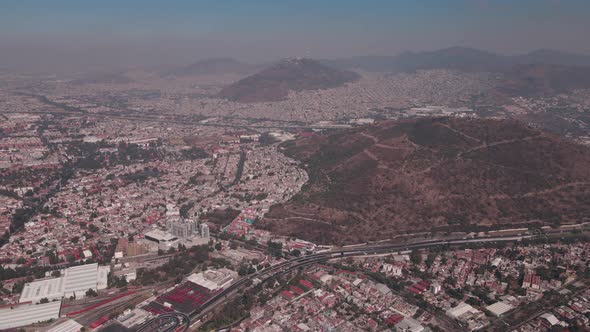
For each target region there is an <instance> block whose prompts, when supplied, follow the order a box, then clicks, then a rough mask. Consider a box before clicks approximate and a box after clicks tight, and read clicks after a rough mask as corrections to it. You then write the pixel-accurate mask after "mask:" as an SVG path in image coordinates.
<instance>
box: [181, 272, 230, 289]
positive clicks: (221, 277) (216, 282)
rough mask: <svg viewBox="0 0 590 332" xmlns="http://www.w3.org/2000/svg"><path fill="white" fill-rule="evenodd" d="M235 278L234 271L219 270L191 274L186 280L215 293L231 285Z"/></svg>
mask: <svg viewBox="0 0 590 332" xmlns="http://www.w3.org/2000/svg"><path fill="white" fill-rule="evenodd" d="M236 277H237V273H236V272H235V271H232V270H229V269H226V268H223V269H219V270H207V271H204V272H200V273H193V274H191V275H190V276H188V278H187V280H188V281H190V282H192V283H194V284H197V285H199V286H202V287H205V288H207V289H208V290H209V291H215V290H218V289H220V288H225V287H227V286H229V285H231V283H232V282H233V281H234V279H235V278H236Z"/></svg>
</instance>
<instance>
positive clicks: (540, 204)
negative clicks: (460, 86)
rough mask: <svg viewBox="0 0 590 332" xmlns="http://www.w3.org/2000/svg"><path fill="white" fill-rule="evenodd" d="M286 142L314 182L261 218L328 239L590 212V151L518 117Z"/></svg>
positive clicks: (391, 126)
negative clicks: (513, 120)
mask: <svg viewBox="0 0 590 332" xmlns="http://www.w3.org/2000/svg"><path fill="white" fill-rule="evenodd" d="M283 147H284V149H285V153H286V154H287V155H289V156H292V157H293V158H296V159H299V160H301V161H302V162H304V163H305V164H306V165H307V169H308V172H309V174H310V182H309V184H308V185H306V187H305V188H304V190H303V191H302V192H301V193H300V194H298V195H297V196H295V197H294V198H293V199H292V200H290V201H289V202H287V203H285V204H280V205H277V206H274V207H273V208H272V209H271V211H270V212H269V213H268V214H267V216H266V217H265V219H264V220H262V222H261V223H260V224H261V226H262V227H263V228H266V229H270V230H272V231H273V232H277V233H281V234H285V235H293V236H297V237H301V238H304V239H308V240H312V241H316V242H319V243H334V242H335V243H358V242H362V241H366V240H377V239H386V238H390V237H392V236H395V235H397V234H400V233H403V232H406V231H410V232H418V231H423V230H432V229H433V228H436V227H441V226H451V227H455V228H459V227H461V228H462V229H468V227H471V226H474V225H480V226H494V225H510V226H518V224H523V223H526V222H529V221H532V220H541V221H544V222H548V223H556V222H563V223H566V222H578V221H582V220H583V219H584V218H587V216H588V215H589V213H590V150H589V149H588V148H586V147H583V146H579V145H575V144H573V143H570V142H569V141H565V140H562V139H559V138H557V137H556V136H552V135H550V134H546V133H543V132H539V131H536V130H533V129H529V128H527V127H525V126H523V125H521V124H519V123H516V122H507V121H497V120H469V119H456V118H450V119H447V118H442V119H422V120H417V121H408V122H397V123H396V122H386V123H381V124H378V125H374V126H369V127H361V128H356V129H352V130H347V131H340V132H335V133H331V134H327V135H323V136H316V137H310V138H306V139H300V140H296V141H292V142H288V144H285V145H284V146H283Z"/></svg>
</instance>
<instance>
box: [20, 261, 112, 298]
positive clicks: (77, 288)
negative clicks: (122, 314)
mask: <svg viewBox="0 0 590 332" xmlns="http://www.w3.org/2000/svg"><path fill="white" fill-rule="evenodd" d="M109 272H110V268H109V267H108V266H98V264H97V263H94V264H86V265H80V266H74V267H69V268H67V269H65V270H64V271H63V274H62V276H61V277H58V278H51V279H44V280H38V281H33V282H31V283H27V284H25V286H24V288H23V291H22V293H21V296H20V300H19V302H20V303H24V302H32V303H37V302H39V301H40V300H41V299H43V298H47V299H48V300H50V301H51V300H54V299H61V298H63V297H64V296H67V297H70V296H74V297H76V298H83V297H85V296H86V292H87V291H88V289H93V290H95V291H96V290H99V289H105V288H107V277H108V274H109Z"/></svg>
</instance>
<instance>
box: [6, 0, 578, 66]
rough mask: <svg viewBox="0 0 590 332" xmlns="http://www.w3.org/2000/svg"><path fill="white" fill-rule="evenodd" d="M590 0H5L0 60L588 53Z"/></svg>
mask: <svg viewBox="0 0 590 332" xmlns="http://www.w3.org/2000/svg"><path fill="white" fill-rule="evenodd" d="M589 13H590V1H589V0H357V1H352V0H337V1H332V0H313V1H312V0H211V1H209V0H191V1H188V0H187V1H180V0H160V1H155V0H88V1H85V0H70V1H66V0H38V1H29V0H0V67H9V68H10V67H16V66H19V67H21V68H28V67H30V68H44V67H49V68H55V69H57V68H60V67H72V68H85V67H95V66H101V65H105V64H111V65H121V66H127V65H133V64H137V65H143V64H157V63H168V64H171V63H187V62H192V61H195V60H198V59H203V58H207V57H212V56H231V57H236V58H238V59H242V60H245V61H250V62H261V61H269V60H274V59H276V58H280V57H287V56H310V57H314V58H333V57H346V56H351V55H392V54H397V53H399V52H401V51H405V50H431V49H437V48H444V47H449V46H458V45H459V46H470V47H476V48H482V49H487V50H493V51H498V52H501V53H507V54H514V53H523V52H527V51H530V50H534V49H539V48H551V49H558V50H562V51H570V52H581V53H586V54H590V43H588V32H589V31H590V15H589Z"/></svg>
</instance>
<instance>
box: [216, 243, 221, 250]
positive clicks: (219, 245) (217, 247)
mask: <svg viewBox="0 0 590 332" xmlns="http://www.w3.org/2000/svg"><path fill="white" fill-rule="evenodd" d="M215 250H217V251H220V250H221V243H220V242H217V243H216V244H215Z"/></svg>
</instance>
